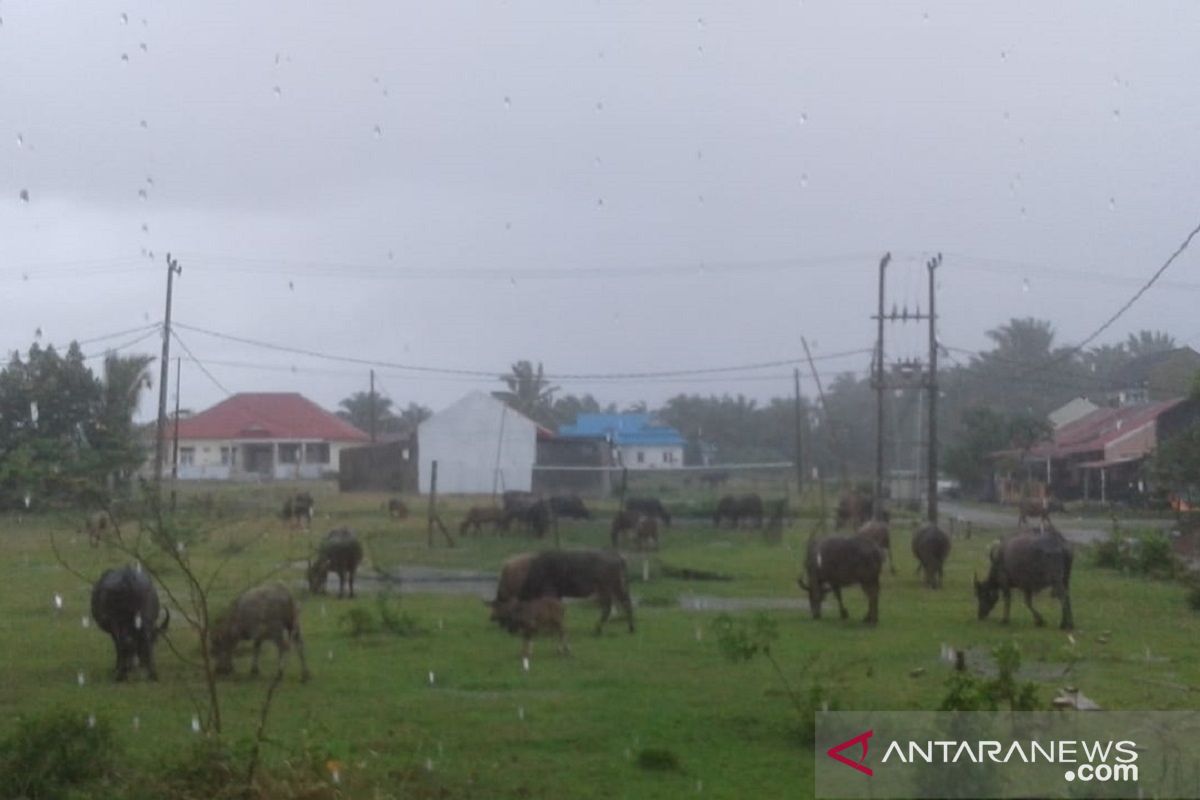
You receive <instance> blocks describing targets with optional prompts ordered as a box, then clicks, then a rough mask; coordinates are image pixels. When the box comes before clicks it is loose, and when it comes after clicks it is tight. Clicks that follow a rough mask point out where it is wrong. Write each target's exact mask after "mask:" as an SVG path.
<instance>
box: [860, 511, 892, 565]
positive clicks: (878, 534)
mask: <svg viewBox="0 0 1200 800" xmlns="http://www.w3.org/2000/svg"><path fill="white" fill-rule="evenodd" d="M858 535H859V536H864V537H866V538H867V539H870V540H871V541H872V542H874V543H875V545H876V546H877V547H878V548H879V549H880V550H882V551H884V553H886V554H887V562H888V571H889V572H891V573H892V574H893V575H895V574H896V562H895V561H893V560H892V532H891V529H890V528H889V527H888V524H887V523H886V522H884V521H882V520H868V521H867V522H865V523H863V525H862V527H860V528H859V529H858Z"/></svg>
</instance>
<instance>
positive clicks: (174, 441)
mask: <svg viewBox="0 0 1200 800" xmlns="http://www.w3.org/2000/svg"><path fill="white" fill-rule="evenodd" d="M182 374H183V359H182V358H178V357H177V358H176V359H175V424H174V425H172V426H171V510H172V511H174V510H175V484H176V483H178V481H179V384H180V375H182Z"/></svg>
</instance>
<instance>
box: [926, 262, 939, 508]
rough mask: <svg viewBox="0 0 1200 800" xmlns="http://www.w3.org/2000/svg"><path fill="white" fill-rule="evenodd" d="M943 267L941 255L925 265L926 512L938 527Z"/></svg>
mask: <svg viewBox="0 0 1200 800" xmlns="http://www.w3.org/2000/svg"><path fill="white" fill-rule="evenodd" d="M941 265H942V254H941V253H938V254H937V256H936V257H934V258H931V259H929V263H927V264H926V265H925V266H926V268H927V269H928V270H929V379H928V381H927V382H926V386H927V387H928V390H929V468H928V472H929V474H928V475H927V476H926V477H927V479H928V481H929V483H928V487H927V492H928V494H929V499H928V501H927V505H926V510H927V511H928V515H929V524H931V525H937V522H938V485H937V484H938V432H937V407H938V341H937V312H936V306H935V303H936V301H937V300H936V299H937V280H936V275H935V273H936V272H937V268H938V267H940V266H941Z"/></svg>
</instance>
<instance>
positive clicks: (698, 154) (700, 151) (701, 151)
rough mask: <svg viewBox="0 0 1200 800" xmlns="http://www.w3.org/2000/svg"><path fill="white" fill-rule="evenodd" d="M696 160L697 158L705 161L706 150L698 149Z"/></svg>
mask: <svg viewBox="0 0 1200 800" xmlns="http://www.w3.org/2000/svg"><path fill="white" fill-rule="evenodd" d="M696 160H697V161H703V160H704V151H703V150H697V151H696Z"/></svg>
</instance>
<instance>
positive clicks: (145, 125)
mask: <svg viewBox="0 0 1200 800" xmlns="http://www.w3.org/2000/svg"><path fill="white" fill-rule="evenodd" d="M138 125H139V126H140V127H141V129H142V130H148V129H149V128H150V123H149V122H146V120H142V121H141V122H139V123H138Z"/></svg>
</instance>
